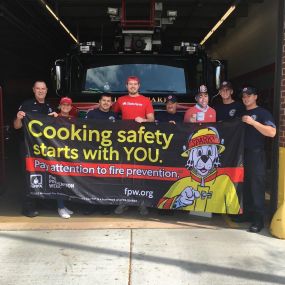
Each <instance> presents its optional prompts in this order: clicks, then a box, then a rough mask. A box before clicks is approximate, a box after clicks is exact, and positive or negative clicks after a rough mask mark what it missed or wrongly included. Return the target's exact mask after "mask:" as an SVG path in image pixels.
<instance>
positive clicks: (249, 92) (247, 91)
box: [242, 86, 257, 95]
mask: <svg viewBox="0 0 285 285" xmlns="http://www.w3.org/2000/svg"><path fill="white" fill-rule="evenodd" d="M244 93H245V94H247V95H252V94H253V95H257V89H256V88H255V87H253V86H247V87H244V88H243V89H242V94H244Z"/></svg>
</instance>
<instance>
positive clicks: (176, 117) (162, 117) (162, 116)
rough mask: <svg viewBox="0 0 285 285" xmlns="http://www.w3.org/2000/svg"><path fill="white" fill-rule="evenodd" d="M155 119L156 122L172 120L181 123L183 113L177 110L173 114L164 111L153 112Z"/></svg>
mask: <svg viewBox="0 0 285 285" xmlns="http://www.w3.org/2000/svg"><path fill="white" fill-rule="evenodd" d="M155 120H156V121H158V122H169V121H174V122H175V123H182V122H183V120H184V115H183V114H182V113H178V112H176V113H175V114H170V113H168V112H166V111H160V112H156V113H155Z"/></svg>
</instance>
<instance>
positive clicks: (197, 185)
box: [158, 127, 240, 214]
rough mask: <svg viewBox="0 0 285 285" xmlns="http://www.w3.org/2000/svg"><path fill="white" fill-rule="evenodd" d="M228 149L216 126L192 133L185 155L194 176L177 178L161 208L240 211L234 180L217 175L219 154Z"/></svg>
mask: <svg viewBox="0 0 285 285" xmlns="http://www.w3.org/2000/svg"><path fill="white" fill-rule="evenodd" d="M224 150H225V146H223V145H222V144H221V141H220V138H219V134H218V132H217V130H216V129H215V128H213V127H209V128H204V129H200V130H197V131H195V132H194V133H192V134H191V135H190V137H189V140H188V146H187V147H184V152H183V153H182V154H181V155H182V156H183V157H188V160H187V163H186V168H187V169H189V170H190V176H188V177H184V178H182V179H180V180H178V181H176V182H175V183H174V184H173V185H172V186H171V187H170V189H169V190H168V192H167V193H166V194H165V195H164V197H163V198H161V199H160V201H159V203H158V208H160V209H184V210H190V211H203V212H212V213H228V214H237V213H238V212H239V209H240V205H239V200H238V196H237V193H236V189H235V186H234V184H233V182H232V181H231V179H230V177H229V176H228V175H225V174H221V175H217V168H218V167H219V166H220V160H219V155H220V154H221V153H222V152H223V151H224Z"/></svg>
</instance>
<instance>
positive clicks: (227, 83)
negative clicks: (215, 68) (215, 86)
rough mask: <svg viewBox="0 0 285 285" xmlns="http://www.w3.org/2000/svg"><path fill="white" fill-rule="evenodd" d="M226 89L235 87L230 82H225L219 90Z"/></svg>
mask: <svg viewBox="0 0 285 285" xmlns="http://www.w3.org/2000/svg"><path fill="white" fill-rule="evenodd" d="M225 87H227V88H229V89H233V85H232V84H231V82H229V81H223V82H222V83H221V86H220V88H219V90H221V89H222V88H225Z"/></svg>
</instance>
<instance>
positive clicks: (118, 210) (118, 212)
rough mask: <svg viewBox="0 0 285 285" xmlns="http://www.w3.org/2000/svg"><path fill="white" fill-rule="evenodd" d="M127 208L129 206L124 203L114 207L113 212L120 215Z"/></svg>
mask: <svg viewBox="0 0 285 285" xmlns="http://www.w3.org/2000/svg"><path fill="white" fill-rule="evenodd" d="M128 208H129V207H128V206H126V205H119V206H118V207H117V208H116V209H115V211H114V213H115V214H116V215H121V214H123V213H124V212H125V211H127V210H128Z"/></svg>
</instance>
